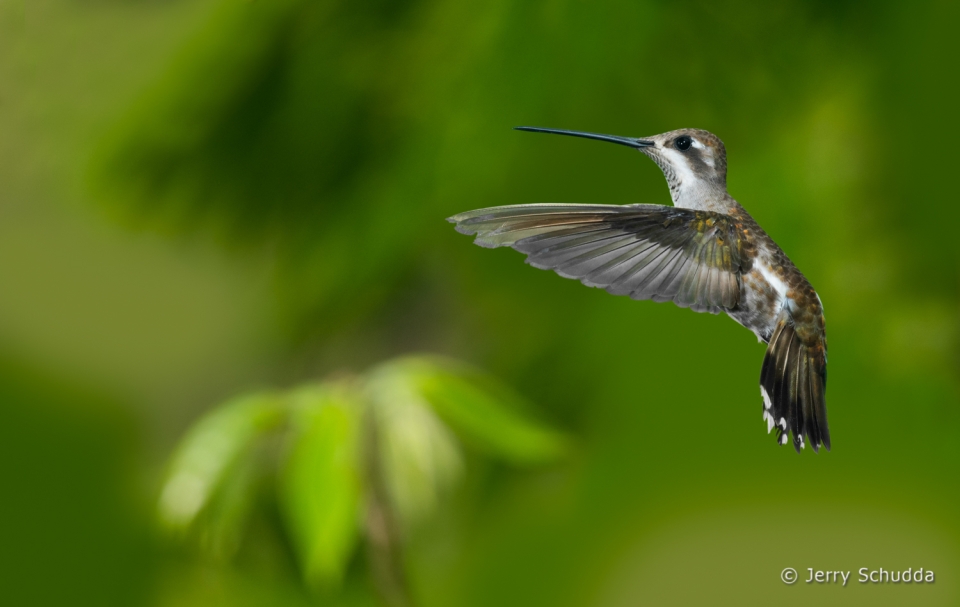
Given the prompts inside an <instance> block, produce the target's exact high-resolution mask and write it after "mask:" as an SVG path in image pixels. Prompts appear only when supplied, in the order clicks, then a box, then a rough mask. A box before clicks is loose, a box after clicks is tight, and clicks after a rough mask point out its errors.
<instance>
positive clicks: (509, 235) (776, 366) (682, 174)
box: [448, 127, 830, 453]
mask: <svg viewBox="0 0 960 607" xmlns="http://www.w3.org/2000/svg"><path fill="white" fill-rule="evenodd" d="M517 129H518V130H521V131H532V132H536V133H554V134H558V135H572V136H574V137H585V138H587V139H598V140H600V141H609V142H611V143H617V144H620V145H625V146H628V147H632V148H635V149H637V150H640V151H641V152H642V153H644V154H646V155H647V156H648V157H649V158H650V159H651V160H653V161H654V162H655V163H657V166H659V167H660V169H661V170H662V171H663V175H664V177H666V179H667V184H668V185H669V186H670V196H671V198H672V199H673V205H674V206H672V207H668V206H663V205H653V204H631V205H624V206H619V205H600V204H521V205H510V206H501V207H491V208H487V209H479V210H477V211H469V212H466V213H461V214H459V215H454V216H453V217H450V218H449V219H448V221H450V222H452V223H455V224H456V228H457V231H459V232H461V233H464V234H476V235H477V238H476V240H475V242H476V244H478V245H480V246H482V247H490V248H493V247H502V246H509V247H512V248H514V249H516V250H518V251H520V252H522V253H525V254H526V255H527V263H529V264H530V265H532V266H534V267H536V268H542V269H548V270H553V271H554V272H556V273H557V274H559V275H560V276H563V277H565V278H576V279H578V280H580V282H582V283H583V284H585V285H587V286H590V287H601V288H603V289H605V290H606V291H607V292H609V293H612V294H614V295H629V296H630V297H631V298H633V299H637V300H644V299H649V300H653V301H658V302H661V301H672V302H674V303H675V304H677V305H678V306H681V307H684V308H690V309H691V310H693V311H695V312H710V313H711V314H719V313H720V312H725V313H726V314H727V315H728V316H729V317H730V318H732V319H734V320H735V321H737V322H738V323H740V324H741V325H743V326H744V327H746V328H748V329H750V330H751V331H753V332H754V333H755V334H756V336H757V338H758V339H759V340H760V341H762V342H765V343H767V344H769V345H768V346H767V351H766V354H765V356H764V359H763V367H762V369H761V371H760V395H761V397H762V399H763V419H764V420H765V421H766V423H767V433H768V434H769V433H770V431H771V430H773V428H776V429H777V442H778V443H779V444H781V445H784V444H786V443H787V441H788V440H789V439H790V435H791V434H792V435H793V446H794V448H795V449H796V450H797V452H798V453H799V452H800V449H802V448H803V447H804V445H805V440H806V441H807V442H809V443H810V446H811V447H812V448H813V450H814V451H819V447H820V445H821V444H823V445H824V446H825V447H826V448H827V450H829V449H830V432H829V430H828V429H827V410H826V401H825V399H824V393H825V390H826V383H827V338H826V333H825V331H824V322H823V305H822V303H821V302H820V297H819V296H818V295H817V293H816V291H814V290H813V287H812V286H810V283H809V282H807V279H806V278H805V277H804V276H803V274H801V273H800V270H798V269H797V268H796V266H794V265H793V263H792V262H791V261H790V259H788V258H787V256H786V255H785V254H784V253H783V251H781V250H780V247H779V246H777V244H776V243H775V242H774V241H773V239H771V238H770V237H769V236H767V234H766V232H764V231H763V230H762V229H761V228H760V226H759V225H757V222H756V221H754V219H753V218H752V217H751V216H750V215H749V214H748V213H747V211H746V210H744V208H743V207H742V206H740V204H739V203H738V202H737V201H736V200H734V199H733V197H731V196H730V194H728V193H727V158H726V150H725V148H724V147H723V142H722V141H720V139H719V138H718V137H717V136H716V135H713V134H712V133H709V132H707V131H704V130H700V129H679V130H676V131H670V132H668V133H663V134H662V135H655V136H653V137H644V138H639V139H635V138H631V137H618V136H614V135H600V134H597V133H584V132H580V131H565V130H558V129H544V128H537V127H517Z"/></svg>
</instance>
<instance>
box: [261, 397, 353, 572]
mask: <svg viewBox="0 0 960 607" xmlns="http://www.w3.org/2000/svg"><path fill="white" fill-rule="evenodd" d="M291 405H292V406H293V407H294V413H293V420H292V421H293V427H294V436H293V437H292V443H291V449H290V453H289V457H288V459H287V460H286V464H285V467H284V470H283V472H282V474H281V483H280V496H279V497H280V507H281V510H282V512H283V515H284V518H285V521H286V523H287V527H288V529H289V532H290V535H291V536H292V538H293V541H294V546H295V547H296V549H297V553H298V556H299V558H300V562H301V566H302V570H303V574H304V578H305V579H306V581H307V583H308V584H309V585H311V586H312V587H314V588H329V587H334V586H337V585H338V584H339V582H340V580H341V579H342V577H343V573H344V570H345V569H346V566H347V563H348V561H349V559H350V556H351V554H352V553H353V550H354V548H355V546H356V543H357V537H358V530H359V521H360V504H361V498H362V495H361V479H362V465H361V454H360V448H361V444H360V430H361V428H360V425H361V424H360V422H361V415H362V406H361V402H360V400H359V399H358V397H357V395H356V394H355V393H353V392H352V391H351V390H350V389H349V387H346V386H342V385H335V384H326V385H319V386H311V387H308V388H305V389H301V390H299V391H297V392H295V393H294V394H293V395H292V396H291Z"/></svg>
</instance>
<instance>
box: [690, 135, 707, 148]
mask: <svg viewBox="0 0 960 607" xmlns="http://www.w3.org/2000/svg"><path fill="white" fill-rule="evenodd" d="M690 143H691V145H693V147H695V148H697V149H698V150H702V149H704V148H706V147H707V146H705V145H703V144H702V143H700V142H699V141H697V140H696V139H694V138H693V137H691V138H690Z"/></svg>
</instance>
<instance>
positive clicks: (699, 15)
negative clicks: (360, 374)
mask: <svg viewBox="0 0 960 607" xmlns="http://www.w3.org/2000/svg"><path fill="white" fill-rule="evenodd" d="M958 20H960V10H958V8H957V5H956V4H955V3H949V2H915V3H909V4H908V3H897V2H882V3H879V2H827V1H816V2H798V1H787V2H779V3H773V4H771V3H755V4H752V5H751V4H750V3H743V2H729V1H728V2H716V1H699V2H663V1H660V2H653V1H642V2H640V1H636V2H617V3H612V2H610V3H581V2H574V1H553V2H523V3H520V2H505V1H501V0H493V1H488V2H482V3H480V2H477V3H472V2H450V1H445V2H444V1H438V0H406V1H395V2H390V1H387V0H362V1H357V2H337V1H330V2H312V1H309V0H272V1H269V2H268V1H266V0H258V1H255V2H251V1H246V2H243V1H239V0H193V1H187V0H89V1H85V2H67V1H65V0H3V1H0V471H2V477H0V478H2V479H3V481H4V482H3V489H2V493H0V601H2V602H3V603H4V604H9V605H48V604H49V605H65V604H70V605H86V604H89V605H151V606H168V605H170V606H172V605H178V606H179V605H266V604H269V605H307V604H311V603H316V602H317V599H315V598H313V597H311V596H310V594H309V593H307V592H305V591H304V590H303V589H302V587H301V585H300V583H299V580H298V579H297V576H296V574H295V572H292V570H291V567H290V563H289V556H288V555H287V554H286V553H285V552H284V549H283V547H282V546H281V547H278V546H277V544H276V538H271V537H270V536H269V534H257V533H252V534H251V537H250V538H249V540H248V547H247V549H246V550H245V552H244V553H243V555H242V558H239V559H238V560H236V561H232V562H229V563H222V562H213V561H211V560H209V559H206V558H204V557H202V556H200V555H197V554H195V553H193V552H191V551H190V550H187V549H184V548H182V547H178V546H175V545H171V544H170V543H169V542H167V541H165V540H164V539H163V538H162V537H161V536H160V534H158V533H157V531H156V524H155V522H154V521H155V503H156V498H157V495H158V491H159V486H160V482H161V479H162V475H163V471H164V465H165V462H166V461H167V459H168V458H169V456H170V453H171V451H172V450H173V448H174V446H175V444H176V442H177V440H178V439H179V437H180V436H181V435H182V434H183V433H184V431H185V430H186V429H187V428H188V427H189V425H190V424H191V422H193V421H194V420H195V419H196V418H197V417H198V416H200V415H201V414H202V413H203V412H204V411H206V410H209V409H210V408H211V407H212V406H213V405H215V404H216V403H217V402H220V401H223V400H225V399H227V398H229V397H230V396H232V395H234V394H237V393H241V392H244V391H248V390H251V389H256V388H259V387H263V386H281V387H282V386H289V385H293V384H296V383H297V382H300V381H305V380H309V379H311V378H315V377H319V376H324V375H328V374H331V373H341V372H344V371H356V370H362V369H364V368H366V367H368V366H370V365H371V364H374V363H376V362H378V361H381V360H383V359H385V358H388V357H391V356H396V355H401V354H405V353H409V352H421V351H426V352H435V353H440V354H445V355H449V356H453V357H456V358H459V359H462V360H466V361H469V362H471V363H473V364H475V365H478V366H480V367H482V368H484V369H486V370H488V371H490V372H491V373H493V374H494V375H496V376H497V377H499V378H500V379H502V380H504V381H505V382H507V383H508V384H510V385H511V386H513V387H514V388H515V389H516V390H517V391H518V392H520V393H521V394H523V395H524V396H525V397H526V398H528V399H529V400H531V401H533V402H534V403H537V405H538V406H539V408H540V414H541V417H543V418H544V419H547V420H549V421H550V422H551V423H552V424H553V425H554V426H555V427H558V428H561V429H563V430H565V431H567V432H568V433H569V434H571V435H572V436H574V437H575V438H576V440H577V441H578V445H579V447H578V449H577V455H576V456H575V457H573V458H571V459H570V460H568V461H566V462H564V463H561V464H557V465H552V466H549V467H547V468H541V469H537V470H527V471H519V472H518V471H516V470H511V469H508V468H501V467H498V466H496V465H489V464H484V463H482V462H479V461H477V462H473V463H472V464H473V465H469V466H468V473H467V481H466V483H465V485H464V488H463V489H462V491H461V493H460V494H458V495H457V496H454V497H453V498H452V499H451V500H450V501H449V503H448V504H447V507H446V508H445V509H444V511H443V514H441V516H440V518H439V519H438V520H437V521H436V523H435V524H433V525H431V526H429V528H427V529H425V530H423V532H422V533H420V534H418V535H417V536H416V537H415V538H413V539H412V541H411V543H410V546H409V553H408V559H409V567H410V575H411V584H412V586H413V590H414V594H415V596H416V597H417V598H418V602H419V604H422V605H425V606H430V605H438V606H439V605H465V606H467V605H470V606H473V605H476V606H485V605H517V606H520V605H523V606H525V607H527V606H533V605H544V606H547V605H549V606H566V605H569V606H575V605H576V606H579V605H590V606H597V607H615V606H626V605H639V604H654V605H670V604H677V605H684V604H701V603H705V602H707V601H711V602H712V603H714V604H770V603H772V602H774V601H776V602H777V603H779V604H783V605H791V604H801V603H808V602H810V601H816V602H819V603H822V604H864V605H868V604H869V605H882V604H914V605H915V604H927V605H954V604H960V581H958V572H960V516H958V514H960V512H958V509H960V489H958V480H960V479H958V473H960V438H958V435H957V427H958V422H960V412H958V404H960V374H958V371H960V325H958V319H960V292H958V289H960V253H958V248H957V239H956V236H955V231H956V226H957V225H958V219H960V217H958V214H960V213H958V211H957V208H958V206H960V200H958V196H957V194H956V193H955V187H956V186H955V184H954V183H953V181H954V177H955V175H956V174H957V171H958V169H957V167H958V165H960V147H958V146H957V145H956V142H957V141H958V140H960V120H958V117H957V113H956V107H957V93H958V85H957V79H956V72H957V69H958V63H960V62H958V60H957V57H960V43H958V39H957V36H956V33H955V29H956V24H957V23H958ZM520 124H532V125H538V126H550V127H556V128H570V129H582V130H591V131H597V132H607V133H615V134H622V135H634V136H642V135H650V134H654V133H659V132H662V131H666V130H670V129H674V128H679V127H685V126H691V127H700V128H706V129H709V130H711V131H713V132H715V133H717V134H718V135H719V136H720V137H721V138H722V139H723V140H724V142H725V143H726V146H727V150H728V154H729V157H730V158H729V171H730V174H729V187H730V191H731V193H732V194H733V195H734V197H736V198H737V199H738V200H740V202H741V203H742V204H743V205H744V206H745V207H746V208H747V209H748V210H749V211H750V212H751V213H752V214H753V216H754V217H755V218H756V219H757V220H758V221H759V222H760V223H761V225H763V226H764V227H765V228H766V230H767V231H768V232H769V233H770V234H771V235H772V236H773V237H774V238H775V239H776V240H777V242H778V243H779V244H780V245H781V246H782V247H783V249H784V250H785V251H786V252H787V254H788V255H790V256H791V258H792V259H793V260H794V262H795V263H796V264H797V265H798V266H799V267H800V268H802V269H803V271H804V272H805V274H806V275H807V277H808V278H809V279H810V281H811V282H812V283H813V284H814V285H815V287H816V288H817V290H818V291H819V293H820V295H821V298H822V300H823V302H824V305H825V308H826V318H827V328H828V334H829V341H830V384H829V390H828V393H827V394H828V409H829V416H830V422H831V431H832V437H833V445H834V448H833V451H832V452H830V453H824V452H821V453H820V454H819V455H814V454H813V453H812V452H809V450H807V451H806V452H804V453H802V454H801V455H800V456H797V455H796V454H795V453H794V452H793V451H792V450H791V449H788V448H778V447H777V446H776V444H775V441H774V439H773V438H772V436H766V435H765V434H764V431H765V430H766V428H765V424H764V422H763V420H762V419H761V400H760V395H759V390H758V388H757V378H758V376H759V370H760V363H761V360H762V355H763V346H761V345H759V344H757V343H756V340H755V338H754V337H753V336H752V335H751V334H750V333H749V332H747V331H745V330H743V329H742V328H740V327H739V326H737V325H736V324H735V323H733V322H731V321H730V320H729V319H727V318H725V317H714V316H710V315H697V314H693V313H691V312H689V311H688V310H682V309H680V308H677V307H675V306H672V305H666V304H653V303H650V302H634V301H631V300H629V299H627V298H617V297H612V296H610V295H608V294H606V293H604V292H602V291H599V290H595V289H587V288H585V287H583V286H581V285H579V284H578V283H576V282H575V281H570V280H563V279H560V278H559V277H557V276H555V275H554V274H552V273H548V272H542V271H537V270H534V269H532V268H530V267H529V266H526V265H525V264H523V263H522V257H521V256H520V255H519V254H517V253H515V252H513V251H509V250H506V251H504V250H497V251H488V250H483V249H480V248H478V247H475V246H473V245H471V244H470V240H469V239H468V238H467V237H464V236H462V235H459V234H457V233H455V232H454V230H453V229H452V227H451V226H450V225H449V224H447V223H446V222H445V221H444V218H445V217H447V216H449V215H452V214H454V213H457V212H460V211H465V210H469V209H474V208H479V207H483V206H493V205H500V204H518V203H529V202H601V203H618V204H619V203H634V202H658V203H668V202H669V195H668V192H667V189H666V187H665V184H664V181H663V178H662V177H661V175H660V172H659V170H658V169H657V168H656V166H655V165H654V164H653V163H651V162H649V161H648V160H646V159H644V158H642V157H641V156H639V155H637V154H635V153H631V152H630V151H628V150H625V149H623V148H619V147H617V146H604V145H600V144H596V143H591V142H585V141H581V140H575V139H563V138H547V137H543V136H539V135H530V134H523V133H517V132H514V131H511V130H510V127H512V126H515V125H520ZM357 566H358V567H359V566H360V564H357ZM788 566H791V567H794V568H796V569H797V570H798V571H799V572H800V575H801V583H798V584H797V585H795V586H785V585H784V584H783V583H782V582H781V581H780V578H779V575H780V571H781V570H782V569H783V568H784V567H788ZM807 567H813V568H820V569H845V570H853V571H854V576H856V570H857V569H859V568H860V567H869V568H879V567H884V568H885V569H905V568H906V567H913V568H917V567H923V568H924V569H932V570H934V571H935V572H936V576H937V577H936V582H935V584H933V585H917V584H911V585H903V584H900V585H893V584H889V585H860V584H856V583H854V582H851V584H850V585H849V586H848V587H846V588H838V587H834V586H816V585H807V584H804V583H802V580H805V579H806V568H807ZM337 600H342V601H345V602H347V603H349V604H372V603H371V601H372V600H373V599H372V598H371V597H370V595H369V592H367V591H366V590H365V589H364V587H363V586H362V585H358V586H351V587H350V588H348V591H347V592H346V593H345V594H344V595H343V596H342V597H340V599H337Z"/></svg>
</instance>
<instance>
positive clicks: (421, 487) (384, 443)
mask: <svg viewBox="0 0 960 607" xmlns="http://www.w3.org/2000/svg"><path fill="white" fill-rule="evenodd" d="M366 391H367V395H368V397H369V399H370V403H371V415H372V418H373V421H374V423H375V426H374V427H375V433H374V436H375V437H376V455H377V461H376V462H375V464H376V472H377V474H379V475H380V480H381V481H382V483H383V486H384V487H385V489H386V492H387V497H388V498H389V501H390V504H391V505H392V506H393V509H394V511H395V512H396V513H397V514H398V515H399V518H400V521H401V522H402V523H403V524H404V526H405V527H407V528H410V527H412V526H414V525H416V524H417V523H419V522H421V521H423V520H424V519H426V518H427V517H428V516H429V515H430V514H432V512H433V511H434V509H435V508H436V506H437V504H438V502H439V500H440V498H441V496H442V495H443V493H444V492H445V491H446V490H447V489H448V488H449V487H450V486H451V485H452V484H453V483H454V482H455V481H456V480H457V478H458V477H459V476H460V473H461V471H462V469H463V463H462V456H461V453H460V448H459V446H458V445H457V439H456V436H454V434H453V433H452V432H451V431H450V429H449V428H447V427H446V425H445V424H444V423H443V422H442V421H441V420H440V419H439V418H438V417H437V415H436V413H435V412H434V411H433V409H432V408H431V407H430V405H429V403H427V402H426V401H425V400H424V398H423V396H422V395H421V394H420V393H419V391H418V390H417V389H416V386H415V385H414V383H413V382H411V377H410V376H409V374H408V373H407V369H406V368H405V367H402V366H397V365H390V364H388V365H384V366H381V367H379V368H377V369H376V370H374V371H373V372H372V373H371V374H370V375H369V377H368V381H367V384H366Z"/></svg>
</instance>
